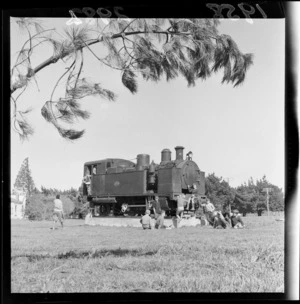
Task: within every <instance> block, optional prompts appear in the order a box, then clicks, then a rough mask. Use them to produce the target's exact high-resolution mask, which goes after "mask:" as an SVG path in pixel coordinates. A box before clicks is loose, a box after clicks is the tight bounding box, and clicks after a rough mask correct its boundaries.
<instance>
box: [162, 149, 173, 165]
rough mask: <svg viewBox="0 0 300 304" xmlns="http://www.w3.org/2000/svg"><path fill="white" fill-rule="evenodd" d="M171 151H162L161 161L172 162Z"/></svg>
mask: <svg viewBox="0 0 300 304" xmlns="http://www.w3.org/2000/svg"><path fill="white" fill-rule="evenodd" d="M171 153H172V152H171V151H170V150H169V149H163V150H162V151H161V161H162V162H170V161H171Z"/></svg>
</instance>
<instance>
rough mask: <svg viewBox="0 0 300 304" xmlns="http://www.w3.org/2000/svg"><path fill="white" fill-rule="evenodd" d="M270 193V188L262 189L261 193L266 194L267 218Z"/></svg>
mask: <svg viewBox="0 0 300 304" xmlns="http://www.w3.org/2000/svg"><path fill="white" fill-rule="evenodd" d="M271 191H272V188H263V192H266V193H267V210H268V216H269V192H271Z"/></svg>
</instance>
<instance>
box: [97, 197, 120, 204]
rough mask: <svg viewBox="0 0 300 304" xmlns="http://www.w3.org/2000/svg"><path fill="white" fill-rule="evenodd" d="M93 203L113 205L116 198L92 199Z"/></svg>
mask: <svg viewBox="0 0 300 304" xmlns="http://www.w3.org/2000/svg"><path fill="white" fill-rule="evenodd" d="M92 202H93V203H112V204H115V203H116V202H117V201H116V198H115V197H94V198H93V199H92Z"/></svg>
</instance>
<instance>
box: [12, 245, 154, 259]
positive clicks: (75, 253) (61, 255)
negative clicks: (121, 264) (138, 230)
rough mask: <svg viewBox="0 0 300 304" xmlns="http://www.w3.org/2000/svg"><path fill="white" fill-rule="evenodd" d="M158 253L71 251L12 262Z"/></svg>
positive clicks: (124, 250)
mask: <svg viewBox="0 0 300 304" xmlns="http://www.w3.org/2000/svg"><path fill="white" fill-rule="evenodd" d="M157 252H158V250H153V251H141V250H137V249H121V248H118V249H104V250H90V251H74V250H70V251H67V252H63V253H59V254H56V255H50V254H25V255H17V256H14V257H12V260H14V259H16V258H27V259H28V261H29V262H35V261H39V260H42V259H45V258H56V259H69V258H71V259H82V258H103V257H107V256H114V257H123V256H133V257H136V256H149V255H150V256H151V255H154V254H156V253H157Z"/></svg>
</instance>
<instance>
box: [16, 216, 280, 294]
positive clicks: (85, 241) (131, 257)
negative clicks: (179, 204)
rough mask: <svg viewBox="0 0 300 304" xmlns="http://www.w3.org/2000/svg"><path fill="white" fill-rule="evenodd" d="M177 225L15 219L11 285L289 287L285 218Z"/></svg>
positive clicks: (34, 288) (31, 288)
mask: <svg viewBox="0 0 300 304" xmlns="http://www.w3.org/2000/svg"><path fill="white" fill-rule="evenodd" d="M275 218H276V217H273V216H270V217H245V218H243V219H244V222H245V223H246V229H244V230H242V229H241V230H237V229H226V230H215V229H213V228H211V227H208V226H203V227H201V226H198V227H186V228H181V229H171V230H165V229H161V230H149V231H147V230H145V231H144V230H142V229H141V228H133V227H131V228H130V227H128V228H124V227H100V226H86V225H84V221H83V220H66V221H65V228H64V229H63V230H62V229H57V230H50V229H49V228H50V227H51V225H52V223H51V222H47V221H44V222H29V221H26V220H12V222H11V223H12V232H11V249H12V251H11V280H12V281H11V291H12V292H13V293H44V292H50V293H56V292H64V293H74V292H130V291H132V290H134V289H137V288H150V289H152V290H156V291H159V292H245V293H247V292H252V293H255V292H284V222H280V221H276V220H275Z"/></svg>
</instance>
